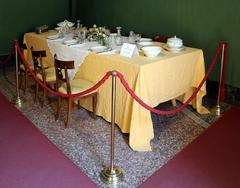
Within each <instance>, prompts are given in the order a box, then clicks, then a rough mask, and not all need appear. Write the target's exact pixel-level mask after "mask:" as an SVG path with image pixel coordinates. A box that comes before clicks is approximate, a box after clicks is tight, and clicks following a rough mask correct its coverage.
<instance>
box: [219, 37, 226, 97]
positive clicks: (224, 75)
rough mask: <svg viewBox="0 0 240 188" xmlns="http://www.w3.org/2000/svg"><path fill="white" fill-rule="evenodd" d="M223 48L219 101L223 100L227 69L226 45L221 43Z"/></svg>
mask: <svg viewBox="0 0 240 188" xmlns="http://www.w3.org/2000/svg"><path fill="white" fill-rule="evenodd" d="M222 45H224V46H225V48H224V54H223V55H224V59H223V70H222V80H221V86H220V88H221V89H220V100H221V101H223V100H224V99H225V80H226V69H227V54H228V45H227V43H226V42H222Z"/></svg>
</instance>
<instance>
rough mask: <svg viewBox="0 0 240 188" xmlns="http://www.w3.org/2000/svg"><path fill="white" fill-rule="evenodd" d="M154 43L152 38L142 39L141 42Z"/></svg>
mask: <svg viewBox="0 0 240 188" xmlns="http://www.w3.org/2000/svg"><path fill="white" fill-rule="evenodd" d="M151 41H152V39H150V38H141V39H140V42H151Z"/></svg>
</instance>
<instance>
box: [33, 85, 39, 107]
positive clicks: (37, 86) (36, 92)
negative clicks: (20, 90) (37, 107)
mask: <svg viewBox="0 0 240 188" xmlns="http://www.w3.org/2000/svg"><path fill="white" fill-rule="evenodd" d="M38 89H39V85H38V83H36V89H35V98H34V102H36V101H37V97H38Z"/></svg>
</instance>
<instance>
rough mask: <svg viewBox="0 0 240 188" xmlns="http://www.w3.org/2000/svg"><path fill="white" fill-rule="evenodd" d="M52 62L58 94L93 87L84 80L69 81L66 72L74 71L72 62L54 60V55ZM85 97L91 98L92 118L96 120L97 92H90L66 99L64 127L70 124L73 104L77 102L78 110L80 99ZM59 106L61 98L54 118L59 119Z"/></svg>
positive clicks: (72, 92) (74, 92)
mask: <svg viewBox="0 0 240 188" xmlns="http://www.w3.org/2000/svg"><path fill="white" fill-rule="evenodd" d="M54 62H55V72H56V78H57V80H56V88H57V91H58V92H60V93H64V94H76V93H80V92H82V91H84V90H86V89H89V88H91V87H92V86H94V84H93V83H91V82H89V81H87V80H84V79H73V80H70V79H69V77H68V70H70V69H74V61H61V60H58V59H56V55H55V57H54ZM85 97H92V100H93V103H92V109H93V118H94V119H96V106H97V90H95V91H92V92H91V93H89V94H86V95H84V96H80V97H75V98H68V101H67V102H68V105H67V106H68V107H67V120H66V121H65V127H67V126H68V124H69V123H70V122H71V113H72V106H73V102H74V101H75V100H77V101H78V108H80V99H81V98H85ZM60 106H61V97H58V104H57V115H56V118H58V117H59V114H60Z"/></svg>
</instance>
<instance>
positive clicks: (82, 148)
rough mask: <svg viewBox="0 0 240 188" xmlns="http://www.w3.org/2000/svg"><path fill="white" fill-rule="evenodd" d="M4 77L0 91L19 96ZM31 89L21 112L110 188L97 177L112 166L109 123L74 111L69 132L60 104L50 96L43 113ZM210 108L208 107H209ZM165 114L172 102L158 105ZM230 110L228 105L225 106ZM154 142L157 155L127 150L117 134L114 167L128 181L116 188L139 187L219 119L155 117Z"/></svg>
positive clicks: (193, 115) (181, 114)
mask: <svg viewBox="0 0 240 188" xmlns="http://www.w3.org/2000/svg"><path fill="white" fill-rule="evenodd" d="M6 75H7V76H4V74H0V91H1V92H2V93H3V94H4V95H5V96H6V97H7V98H8V99H9V100H11V99H12V98H13V95H14V94H15V87H14V85H13V84H14V72H13V71H12V70H11V69H9V70H8V69H7V70H6ZM33 92H34V90H33V89H32V88H28V89H27V92H26V94H25V95H23V94H22V93H21V95H22V96H23V98H24V102H23V107H22V108H21V109H20V110H21V112H22V113H23V114H24V115H25V116H27V118H28V119H29V120H30V121H32V122H33V124H34V125H35V126H36V127H37V128H38V129H39V130H40V131H41V132H42V133H43V134H44V135H46V136H47V138H48V139H49V140H51V141H52V142H53V143H54V144H55V145H56V146H57V147H58V148H59V149H60V150H61V151H62V152H63V153H64V154H65V155H66V156H68V157H69V158H70V159H71V160H72V161H73V162H74V163H75V164H76V165H77V166H78V167H79V168H80V169H81V170H82V171H83V172H84V173H86V174H87V175H88V176H89V177H90V178H91V179H92V180H93V181H94V182H95V183H96V184H97V185H98V186H99V187H109V186H108V185H106V184H104V183H103V182H102V181H101V180H100V177H99V173H100V171H101V170H102V169H103V168H104V167H105V166H108V164H109V152H110V142H109V140H110V123H108V122H106V121H105V120H103V119H102V118H101V117H97V120H94V119H92V118H91V117H90V114H89V113H88V112H87V111H86V110H84V109H80V110H77V108H75V110H74V111H73V122H72V125H73V126H72V127H70V128H67V129H65V128H64V123H63V120H64V119H65V114H66V113H62V115H61V117H60V119H59V120H58V121H55V118H54V112H55V106H56V99H55V97H54V96H49V103H48V104H47V105H46V106H44V107H43V108H41V106H40V104H39V103H36V104H34V102H33ZM206 104H207V103H206ZM159 107H161V109H169V108H171V106H170V104H169V103H165V104H162V105H160V106H159ZM224 108H225V109H226V108H228V106H227V105H225V107H224ZM152 119H153V124H154V134H155V137H154V139H153V140H152V141H151V146H152V149H153V151H151V152H135V151H133V150H131V149H130V147H129V146H128V135H126V134H122V133H121V132H120V131H119V129H117V130H116V151H115V152H116V154H115V164H116V165H117V166H119V167H121V168H123V169H124V173H125V178H124V181H123V182H121V183H120V184H119V185H118V187H138V186H139V185H141V183H142V182H143V181H145V180H146V179H147V178H148V177H149V176H151V175H152V174H153V173H154V172H155V171H156V170H158V169H159V168H160V167H161V166H162V165H164V164H165V163H166V162H167V161H168V160H169V159H170V158H172V157H173V156H174V155H175V154H176V153H178V152H179V151H180V150H181V149H182V148H184V147H185V146H186V145H187V144H189V143H190V142H191V141H192V140H194V139H195V138H196V137H197V136H198V135H200V134H201V133H202V132H203V131H204V130H205V127H207V126H209V125H210V124H211V123H212V122H213V121H214V120H215V119H216V117H215V116H213V115H210V114H208V115H199V114H197V113H195V112H194V111H193V110H192V109H191V108H190V107H188V108H186V109H185V110H184V111H181V112H179V113H177V114H175V115H168V116H158V115H155V114H152Z"/></svg>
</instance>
